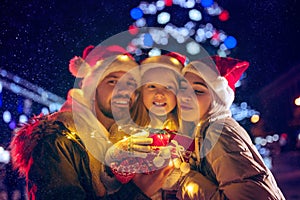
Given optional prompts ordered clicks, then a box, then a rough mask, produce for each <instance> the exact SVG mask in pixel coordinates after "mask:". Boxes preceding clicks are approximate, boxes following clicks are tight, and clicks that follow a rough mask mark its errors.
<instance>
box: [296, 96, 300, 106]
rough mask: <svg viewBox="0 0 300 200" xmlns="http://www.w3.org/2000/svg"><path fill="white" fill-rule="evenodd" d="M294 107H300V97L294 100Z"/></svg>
mask: <svg viewBox="0 0 300 200" xmlns="http://www.w3.org/2000/svg"><path fill="white" fill-rule="evenodd" d="M295 105H296V106H300V97H298V98H296V99H295Z"/></svg>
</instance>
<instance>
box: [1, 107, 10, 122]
mask: <svg viewBox="0 0 300 200" xmlns="http://www.w3.org/2000/svg"><path fill="white" fill-rule="evenodd" d="M3 121H4V122H5V123H9V122H10V121H11V114H10V112H9V111H8V110H6V111H4V112H3Z"/></svg>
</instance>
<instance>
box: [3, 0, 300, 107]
mask: <svg viewBox="0 0 300 200" xmlns="http://www.w3.org/2000/svg"><path fill="white" fill-rule="evenodd" d="M139 2H140V1H137V0H125V1H124V0H123V1H116V0H104V1H103V0H101V1H99V0H98V1H91V0H85V1H82V0H78V1H57V0H54V1H53V0H52V1H47V0H46V1H10V0H5V1H2V2H1V3H0V10H1V12H0V25H1V28H0V47H1V48H0V56H1V66H0V68H2V69H6V70H8V71H10V72H12V73H14V74H17V75H18V76H20V77H22V78H24V79H26V80H28V81H30V82H32V83H34V84H36V85H39V86H41V87H43V88H45V89H47V90H48V91H50V92H53V93H55V94H57V95H59V96H61V97H65V96H66V93H67V91H68V90H69V89H70V88H72V87H73V83H74V78H73V77H72V76H71V75H70V73H69V71H68V64H69V60H70V59H71V58H72V57H73V56H75V55H77V56H81V54H82V50H83V49H84V47H86V46H88V45H90V44H93V45H97V44H99V43H101V42H102V41H103V40H105V39H107V38H108V37H110V36H113V35H115V34H117V33H120V32H122V31H126V30H127V29H128V26H129V25H131V24H132V23H133V21H134V20H133V19H131V17H130V10H131V9H132V8H134V7H136V6H138V5H139ZM149 2H150V1H149ZM216 2H218V4H219V5H220V6H221V7H223V8H224V9H226V10H228V11H229V13H230V19H229V20H228V21H226V22H220V21H216V20H215V19H211V22H212V23H213V24H214V25H215V26H216V27H218V29H222V30H224V31H225V32H226V33H227V34H230V35H233V36H235V37H236V38H237V41H238V45H237V47H236V48H235V49H234V50H233V51H232V54H231V56H232V57H236V58H239V59H245V60H248V61H249V62H250V67H249V69H248V71H247V83H246V84H245V85H243V86H242V89H238V90H237V97H238V99H245V100H248V101H250V104H251V103H252V104H253V105H254V106H256V105H255V98H256V96H255V95H256V94H257V92H258V91H259V90H260V89H261V87H264V86H266V85H267V84H269V83H271V82H272V81H273V80H274V79H276V78H277V77H279V76H280V75H281V74H282V73H284V72H287V71H288V70H289V69H290V68H291V67H293V66H295V65H297V64H299V63H300V56H299V47H300V42H299V40H300V39H299V37H300V24H299V22H300V20H297V15H298V17H299V15H300V14H297V13H299V9H300V5H299V4H300V3H299V1H297V0H285V1H281V0H272V1H262V0H251V1H250V0H247V1H246V0H238V1H229V0H220V1H216ZM180 15H181V10H180V9H178V11H176V16H179V19H178V20H180ZM255 109H258V110H259V109H260V108H259V107H258V108H255ZM260 112H262V111H260Z"/></svg>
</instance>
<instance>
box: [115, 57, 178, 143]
mask: <svg viewBox="0 0 300 200" xmlns="http://www.w3.org/2000/svg"><path fill="white" fill-rule="evenodd" d="M182 68H183V64H182V63H181V62H180V61H179V60H178V59H176V58H174V57H172V56H168V55H161V56H155V57H149V58H147V59H145V60H144V61H142V62H141V65H140V73H141V87H140V88H139V89H138V90H139V96H138V98H137V100H136V101H135V104H134V106H133V110H132V114H131V118H132V121H131V119H125V120H122V121H119V122H117V123H116V124H115V125H114V126H113V127H112V128H111V130H110V140H111V141H112V142H113V143H115V142H116V141H119V140H120V139H123V138H124V137H127V136H129V135H130V132H131V131H130V130H129V129H131V130H132V129H133V128H147V127H148V128H154V129H164V128H166V129H169V130H175V131H177V130H178V116H177V99H176V94H177V90H178V81H179V75H180V71H181V69H182ZM129 121H131V122H133V123H128V122H129Z"/></svg>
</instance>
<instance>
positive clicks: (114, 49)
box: [69, 45, 134, 78]
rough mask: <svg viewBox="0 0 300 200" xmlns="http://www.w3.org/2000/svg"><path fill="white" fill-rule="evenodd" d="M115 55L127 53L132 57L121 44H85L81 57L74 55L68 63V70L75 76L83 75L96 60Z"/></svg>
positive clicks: (93, 65) (90, 68) (94, 64)
mask: <svg viewBox="0 0 300 200" xmlns="http://www.w3.org/2000/svg"><path fill="white" fill-rule="evenodd" d="M116 55H127V56H128V57H130V58H132V60H134V58H133V57H132V56H131V55H130V54H129V53H128V52H127V51H126V50H125V49H124V48H123V47H121V46H118V45H111V46H100V45H99V46H97V47H95V46H93V45H89V46H87V47H86V48H85V49H84V50H83V52H82V57H80V56H74V57H73V58H72V59H71V60H70V63H69V71H70V72H71V74H72V75H73V76H75V77H77V78H83V77H85V76H86V75H87V74H88V73H89V72H90V71H91V70H93V69H92V68H94V67H95V66H97V65H96V64H97V62H99V61H101V60H104V59H106V58H109V57H112V56H116ZM98 66H99V65H98Z"/></svg>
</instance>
